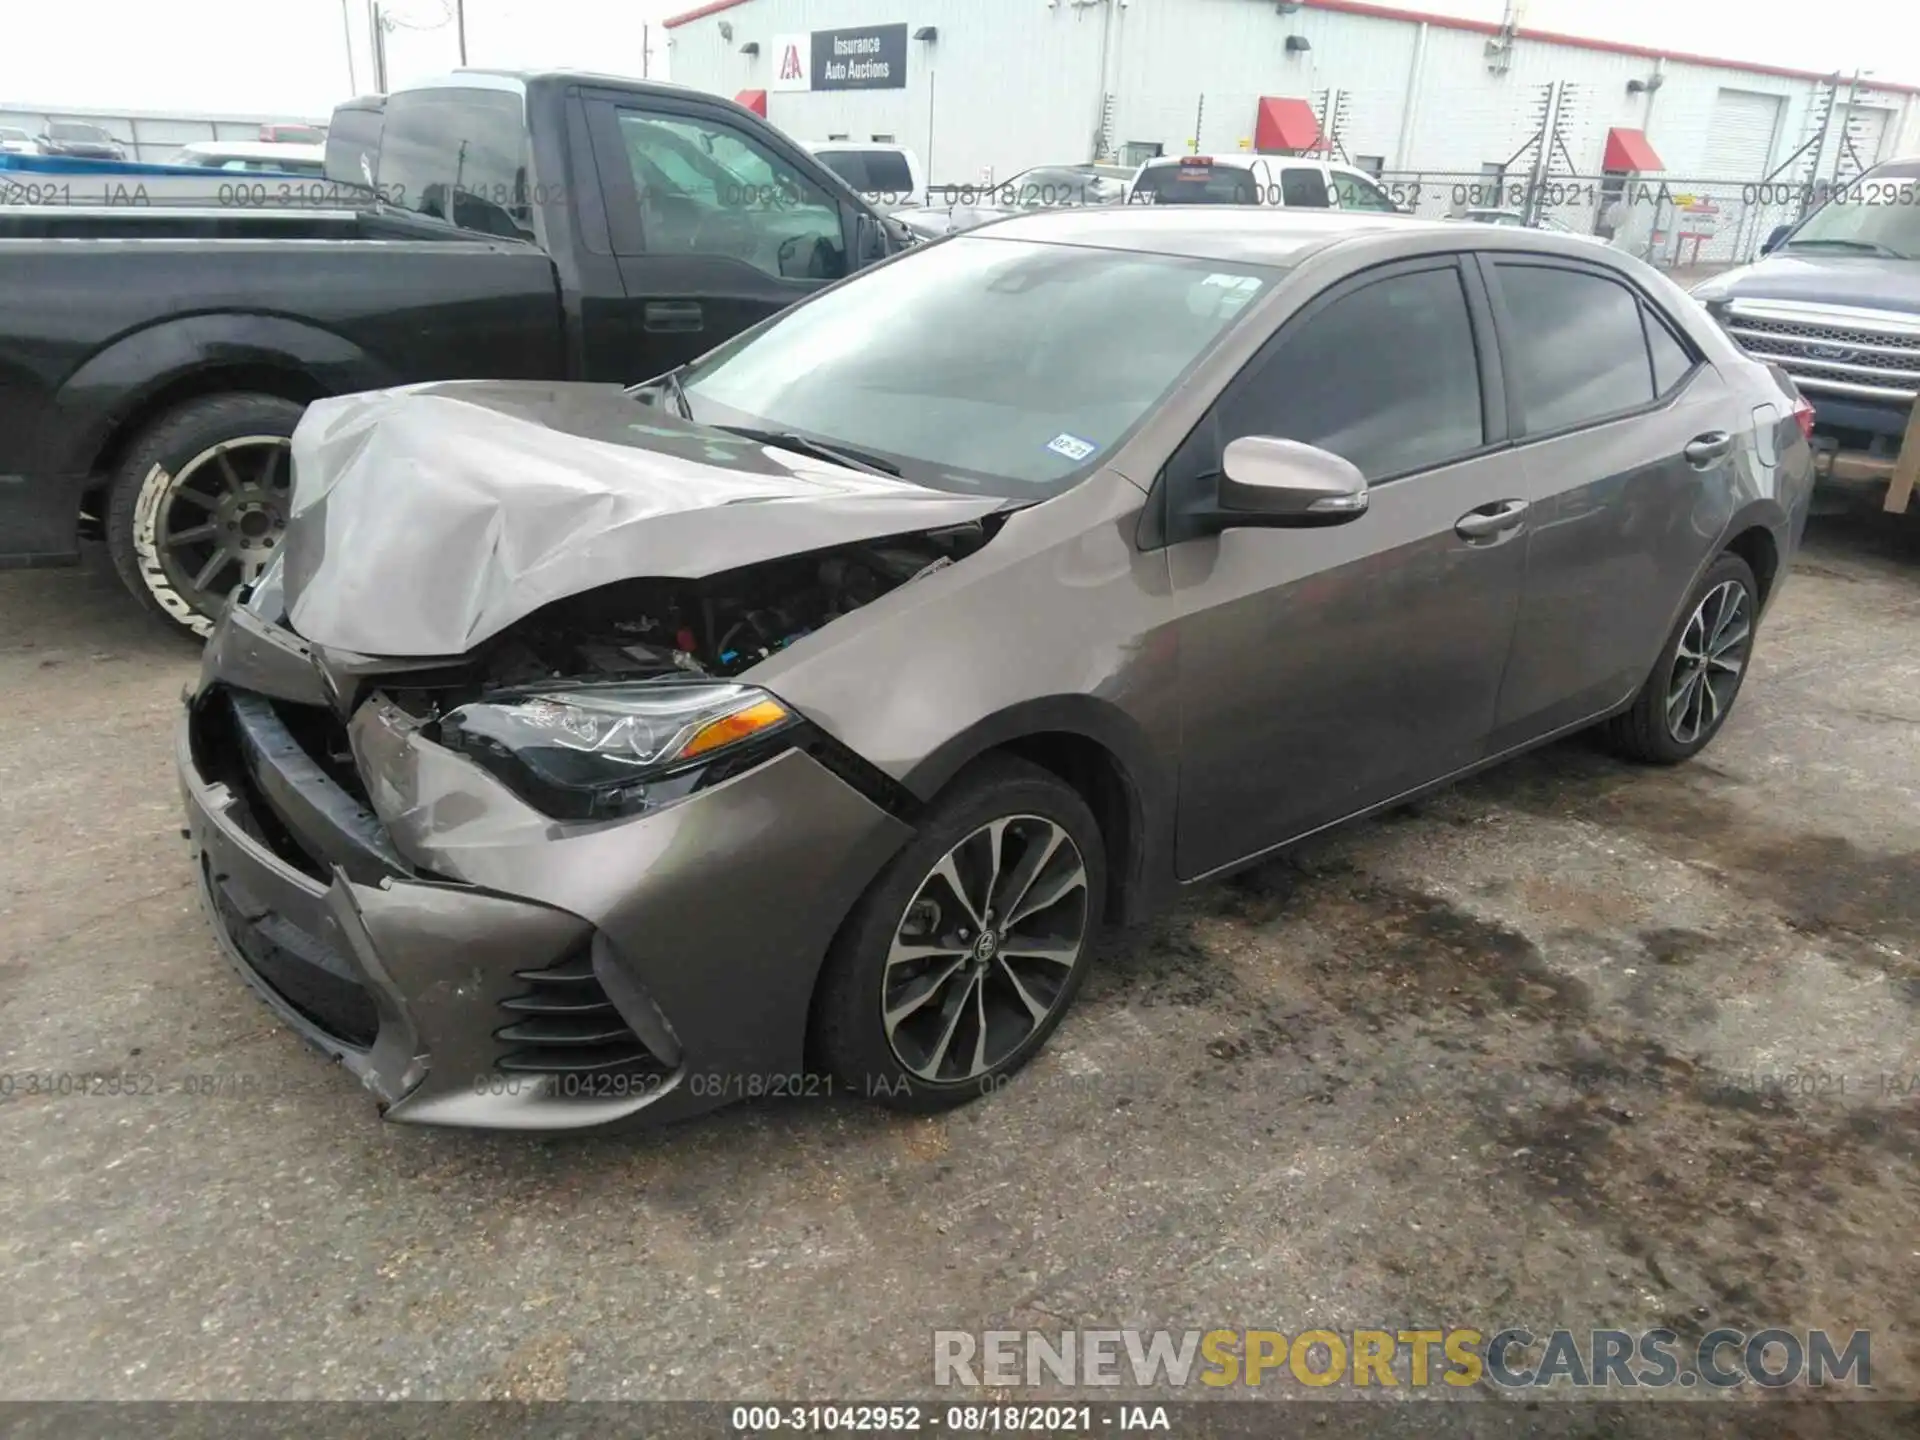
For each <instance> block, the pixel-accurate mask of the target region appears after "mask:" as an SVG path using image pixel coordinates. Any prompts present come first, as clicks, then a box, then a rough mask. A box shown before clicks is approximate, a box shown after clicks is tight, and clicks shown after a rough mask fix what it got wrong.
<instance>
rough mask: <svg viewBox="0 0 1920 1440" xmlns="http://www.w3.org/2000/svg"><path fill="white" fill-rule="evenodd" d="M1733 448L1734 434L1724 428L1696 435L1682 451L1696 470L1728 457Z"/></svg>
mask: <svg viewBox="0 0 1920 1440" xmlns="http://www.w3.org/2000/svg"><path fill="white" fill-rule="evenodd" d="M1732 449H1733V436H1731V435H1729V434H1728V433H1727V432H1726V431H1724V430H1709V431H1708V432H1707V433H1706V434H1704V435H1696V436H1694V437H1693V439H1692V441H1691V442H1690V443H1689V444H1688V445H1687V448H1686V449H1685V450H1682V451H1681V452H1680V453H1681V454H1682V455H1685V456H1686V457H1687V463H1688V464H1689V465H1691V466H1693V468H1694V469H1696V470H1704V469H1706V468H1707V467H1708V466H1709V465H1713V464H1715V463H1717V462H1719V461H1721V460H1724V459H1726V458H1727V455H1728V454H1729V453H1730V452H1731V451H1732Z"/></svg>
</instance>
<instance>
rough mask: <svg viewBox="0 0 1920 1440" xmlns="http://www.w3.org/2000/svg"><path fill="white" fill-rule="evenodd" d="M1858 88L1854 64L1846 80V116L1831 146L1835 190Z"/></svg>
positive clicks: (1856, 69)
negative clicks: (1851, 73) (1837, 140)
mask: <svg viewBox="0 0 1920 1440" xmlns="http://www.w3.org/2000/svg"><path fill="white" fill-rule="evenodd" d="M1834 78H1835V79H1836V80H1838V79H1839V77H1838V76H1835V77H1834ZM1859 89H1860V70H1859V68H1858V67H1857V66H1856V67H1855V68H1854V72H1853V78H1852V79H1851V80H1849V81H1847V103H1846V107H1845V108H1846V112H1847V115H1846V118H1845V119H1844V120H1842V121H1841V122H1840V143H1839V144H1838V145H1835V146H1834V147H1833V188H1834V189H1836V190H1837V189H1839V188H1840V157H1841V156H1842V155H1844V154H1845V153H1846V150H1847V127H1848V126H1849V125H1851V124H1852V123H1853V97H1854V96H1855V95H1856V94H1857V93H1858V92H1859Z"/></svg>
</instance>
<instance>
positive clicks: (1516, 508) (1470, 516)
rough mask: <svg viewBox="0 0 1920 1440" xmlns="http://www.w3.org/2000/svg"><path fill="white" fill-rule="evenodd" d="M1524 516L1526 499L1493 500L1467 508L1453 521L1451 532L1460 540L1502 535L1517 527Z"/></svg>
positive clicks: (1525, 513)
mask: <svg viewBox="0 0 1920 1440" xmlns="http://www.w3.org/2000/svg"><path fill="white" fill-rule="evenodd" d="M1526 518H1527V502H1526V501H1524V500H1495V501H1494V502H1492V503H1491V504H1489V505H1481V506H1479V507H1477V508H1475V509H1472V510H1469V511H1468V512H1467V513H1466V514H1464V515H1462V516H1461V517H1460V518H1459V519H1458V520H1456V521H1454V524H1453V533H1454V534H1456V535H1458V536H1459V537H1460V538H1461V539H1462V540H1485V539H1487V538H1488V537H1489V536H1492V535H1504V534H1506V533H1507V531H1509V530H1517V529H1519V528H1520V525H1521V523H1522V522H1523V521H1524V520H1525V519H1526Z"/></svg>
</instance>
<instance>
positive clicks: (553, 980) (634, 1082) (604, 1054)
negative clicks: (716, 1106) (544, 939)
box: [494, 946, 670, 1098]
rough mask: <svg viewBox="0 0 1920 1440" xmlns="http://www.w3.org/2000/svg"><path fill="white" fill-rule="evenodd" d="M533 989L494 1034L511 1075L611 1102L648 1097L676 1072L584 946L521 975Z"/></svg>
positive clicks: (510, 1003) (505, 1003) (515, 1002)
mask: <svg viewBox="0 0 1920 1440" xmlns="http://www.w3.org/2000/svg"><path fill="white" fill-rule="evenodd" d="M514 975H515V977H516V978H517V979H519V980H520V981H521V982H522V983H523V984H524V985H525V987H526V988H525V989H524V990H523V991H522V992H521V993H519V994H517V995H512V996H509V997H508V998H507V999H505V1000H502V1001H501V1002H500V1008H501V1009H502V1010H503V1011H505V1012H506V1017H507V1023H506V1024H505V1025H503V1026H501V1027H500V1028H499V1029H498V1030H496V1031H494V1038H495V1039H497V1040H498V1041H500V1043H501V1046H502V1047H503V1048H502V1053H501V1055H500V1057H499V1059H498V1060H496V1061H495V1062H494V1066H495V1068H496V1069H497V1070H499V1071H500V1072H501V1073H502V1074H507V1075H546V1076H552V1077H554V1081H555V1084H554V1087H553V1089H554V1093H555V1094H558V1095H562V1096H580V1097H582V1098H606V1097H612V1096H619V1095H624V1094H637V1093H640V1092H639V1089H638V1086H639V1085H641V1084H644V1083H645V1082H646V1081H649V1080H657V1079H661V1078H664V1077H665V1076H666V1075H668V1074H669V1073H670V1067H669V1066H668V1065H666V1064H665V1063H664V1062H663V1061H662V1060H661V1059H660V1057H659V1056H657V1055H655V1054H654V1053H653V1051H652V1050H650V1049H648V1048H647V1046H646V1045H645V1044H643V1043H642V1042H641V1040H640V1037H639V1036H638V1035H636V1034H634V1033H633V1027H632V1026H630V1025H628V1024H627V1022H626V1020H625V1018H624V1017H622V1015H621V1014H620V1011H619V1008H618V1007H617V1006H615V1005H614V1003H613V1001H612V1000H611V999H609V998H608V997H607V992H606V989H605V987H604V986H602V985H601V983H600V978H599V977H598V976H597V975H595V974H594V973H593V956H592V953H591V951H590V950H589V949H588V948H587V947H585V946H582V947H581V948H580V949H579V950H578V951H576V952H575V953H574V954H571V955H569V956H568V957H567V958H566V959H564V960H562V961H561V962H560V963H559V964H557V965H552V966H549V967H547V968H546V969H544V970H516V971H515V972H514Z"/></svg>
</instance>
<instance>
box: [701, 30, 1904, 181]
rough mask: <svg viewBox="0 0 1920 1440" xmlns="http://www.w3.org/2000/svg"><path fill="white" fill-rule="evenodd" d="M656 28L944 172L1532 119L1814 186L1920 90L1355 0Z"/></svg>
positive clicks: (1430, 164) (1601, 159) (1585, 142)
mask: <svg viewBox="0 0 1920 1440" xmlns="http://www.w3.org/2000/svg"><path fill="white" fill-rule="evenodd" d="M667 27H668V35H669V45H670V47H671V54H672V70H673V77H674V79H675V80H677V81H679V82H681V83H684V84H688V85H693V86H696V87H698V88H700V89H704V90H709V91H713V92H716V93H720V94H724V95H727V96H730V97H738V98H741V99H743V101H744V102H745V103H748V104H750V105H753V106H754V107H755V108H758V109H760V110H761V111H762V113H764V114H766V115H767V116H768V118H770V119H771V120H772V121H773V122H774V123H775V124H776V125H779V126H780V127H781V128H783V129H785V130H787V131H788V132H789V133H791V134H793V135H795V136H796V137H798V138H800V139H805V140H828V139H835V138H842V137H845V138H849V139H857V140H871V139H886V140H891V141H895V142H897V143H900V144H903V145H907V146H910V147H912V148H913V149H915V150H917V151H918V152H919V153H920V155H921V157H922V159H923V161H925V162H926V168H927V171H928V173H929V175H930V177H931V178H932V179H933V180H934V181H935V182H936V183H946V184H972V183H977V182H980V181H982V180H984V179H989V178H992V179H1004V178H1005V177H1006V176H1007V175H1009V174H1011V173H1012V172H1013V171H1015V170H1019V169H1023V168H1025V167H1027V166H1029V165H1035V164H1042V163H1060V162H1066V161H1072V160H1087V159H1091V158H1094V157H1095V156H1096V154H1100V155H1104V156H1109V157H1112V158H1115V159H1118V160H1121V161H1127V162H1132V161H1138V160H1140V159H1142V158H1145V157H1146V156H1147V155H1150V154H1154V153H1167V154H1174V153H1183V152H1188V151H1194V152H1202V153H1205V152H1217V151H1223V150H1233V149H1236V148H1238V149H1256V148H1257V149H1263V150H1305V149H1310V148H1314V147H1316V146H1317V147H1320V148H1323V149H1326V150H1328V151H1332V152H1336V153H1338V154H1341V155H1343V156H1345V157H1346V158H1347V159H1349V160H1351V161H1352V162H1353V163H1355V164H1358V165H1361V166H1362V167H1364V168H1367V169H1373V170H1376V171H1384V172H1393V173H1409V172H1419V173H1423V174H1433V173H1444V174H1447V175H1465V176H1473V175H1480V174H1490V173H1492V171H1493V169H1494V167H1508V166H1511V165H1512V163H1513V157H1515V156H1517V155H1519V154H1521V153H1522V152H1523V151H1524V149H1525V147H1526V146H1527V144H1528V142H1529V140H1530V139H1532V138H1533V137H1535V136H1536V135H1537V134H1545V135H1546V136H1547V137H1548V144H1547V147H1546V148H1547V149H1548V151H1549V152H1550V154H1551V157H1552V169H1553V171H1554V172H1555V173H1557V174H1560V175H1569V174H1573V175H1587V176H1597V175H1600V174H1602V173H1603V172H1613V173H1619V172H1622V171H1629V172H1636V173H1639V174H1641V175H1645V176H1649V177H1658V178H1661V179H1666V180H1673V179H1685V180H1714V181H1724V182H1736V183H1738V182H1755V181H1759V180H1761V179H1763V178H1766V177H1768V176H1769V175H1770V174H1772V173H1773V172H1774V171H1775V170H1776V169H1781V174H1780V177H1779V178H1780V179H1781V180H1783V181H1784V180H1791V181H1795V182H1801V183H1805V182H1808V181H1812V180H1815V179H1818V178H1830V177H1834V176H1836V175H1837V176H1838V177H1839V178H1846V177H1847V176H1850V175H1852V174H1854V173H1857V171H1858V170H1859V169H1860V168H1863V167H1864V166H1866V165H1871V164H1872V163H1874V162H1875V161H1876V160H1879V159H1884V158H1887V157H1888V156H1890V155H1892V154H1894V153H1896V152H1898V153H1912V152H1916V151H1920V98H1916V96H1917V95H1920V91H1917V90H1916V88H1915V87H1907V86H1893V85H1874V86H1872V87H1871V88H1869V87H1868V86H1866V85H1865V84H1860V85H1857V86H1856V85H1850V84H1849V82H1848V80H1847V79H1846V77H1840V78H1839V80H1838V81H1837V82H1836V81H1835V80H1834V78H1833V77H1830V76H1823V75H1817V74H1813V73H1811V72H1806V73H1803V72H1799V71H1792V70H1783V69H1776V68H1768V67H1764V66H1754V65H1745V64H1740V63H1737V62H1733V61H1721V60H1715V59H1712V58H1709V57H1704V56H1695V55H1681V54H1670V53H1664V52H1661V51H1658V50H1654V49H1649V48H1646V47H1642V46H1635V45H1623V44H1614V43H1611V42H1604V41H1595V40H1585V39H1578V38H1574V37H1569V36H1562V35H1554V34H1547V33H1543V32H1540V31H1535V30H1530V29H1527V28H1525V27H1518V28H1515V27H1510V26H1509V27H1502V26H1499V25H1491V24H1485V23H1481V22H1476V21H1470V20H1459V19H1454V18H1451V17H1444V16H1437V15H1426V14H1422V13H1420V12H1418V11H1413V10H1402V9H1397V8H1391V7H1388V6H1384V5H1375V4H1368V3H1359V0H1304V3H1295V0H713V3H709V4H706V5H704V6H702V7H700V8H699V9H695V10H691V11H689V12H688V13H685V14H682V15H680V16H678V17H677V18H675V19H671V20H669V21H668V22H667ZM836 55H837V57H838V58H836ZM1871 58H1872V57H1865V56H1863V57H1862V59H1863V60H1865V59H1871ZM816 61H818V62H819V63H817V64H816V63H815V62H816ZM1849 101H1850V102H1851V103H1849ZM1287 102H1296V103H1291V104H1290V103H1287ZM1549 106H1551V110H1550V113H1551V114H1552V116H1553V117H1554V120H1555V121H1556V122H1557V123H1555V124H1553V125H1552V126H1550V127H1549V126H1544V125H1543V115H1544V114H1545V113H1549V112H1548V109H1547V107H1549ZM1263 116H1264V123H1263ZM1309 122H1311V125H1312V126H1313V127H1314V128H1313V129H1312V130H1311V132H1308V131H1307V129H1306V127H1307V126H1308V124H1309ZM1823 132H1824V139H1823V138H1822V137H1823ZM1803 146H1805V147H1808V148H1807V149H1806V150H1805V151H1804V152H1803V153H1802V154H1801V156H1800V159H1799V160H1798V161H1797V162H1795V163H1794V164H1793V165H1792V166H1785V162H1787V161H1788V160H1789V159H1790V158H1792V157H1794V156H1795V154H1796V152H1797V151H1801V150H1802V147H1803ZM1816 152H1817V153H1818V155H1819V166H1818V168H1817V169H1816V168H1815V166H1814V163H1813V161H1814V155H1815V153H1816ZM1783 166H1784V167H1785V168H1781V167H1783ZM1508 173H1511V172H1510V171H1509V172H1508ZM1521 178H1524V171H1523V172H1522V175H1521Z"/></svg>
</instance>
